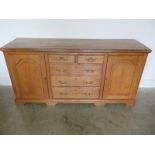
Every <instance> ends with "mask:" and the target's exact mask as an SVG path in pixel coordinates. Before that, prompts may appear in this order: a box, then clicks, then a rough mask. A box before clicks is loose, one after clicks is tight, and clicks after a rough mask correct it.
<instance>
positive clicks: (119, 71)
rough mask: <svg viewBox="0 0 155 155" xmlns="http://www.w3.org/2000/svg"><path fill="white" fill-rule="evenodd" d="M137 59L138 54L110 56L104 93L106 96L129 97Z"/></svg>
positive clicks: (109, 97)
mask: <svg viewBox="0 0 155 155" xmlns="http://www.w3.org/2000/svg"><path fill="white" fill-rule="evenodd" d="M137 61H138V57H137V56H130V57H129V56H109V58H108V65H107V72H106V82H105V89H104V94H103V95H104V97H105V98H107V99H117V98H121V99H128V98H129V96H130V93H131V87H132V83H133V81H134V75H135V72H136V66H137Z"/></svg>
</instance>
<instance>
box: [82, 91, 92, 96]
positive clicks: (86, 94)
mask: <svg viewBox="0 0 155 155" xmlns="http://www.w3.org/2000/svg"><path fill="white" fill-rule="evenodd" d="M84 95H85V96H91V95H93V93H90V92H85V93H84Z"/></svg>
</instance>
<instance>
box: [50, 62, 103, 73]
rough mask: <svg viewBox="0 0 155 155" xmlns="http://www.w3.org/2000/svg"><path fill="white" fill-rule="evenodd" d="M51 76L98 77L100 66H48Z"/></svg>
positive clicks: (100, 70)
mask: <svg viewBox="0 0 155 155" xmlns="http://www.w3.org/2000/svg"><path fill="white" fill-rule="evenodd" d="M50 71H51V75H68V76H69V75H92V76H93V75H95V76H100V75H101V72H102V65H100V64H50Z"/></svg>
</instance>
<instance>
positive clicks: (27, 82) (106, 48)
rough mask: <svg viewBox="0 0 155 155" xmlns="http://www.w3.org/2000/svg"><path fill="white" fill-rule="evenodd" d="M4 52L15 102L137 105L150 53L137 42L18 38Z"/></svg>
mask: <svg viewBox="0 0 155 155" xmlns="http://www.w3.org/2000/svg"><path fill="white" fill-rule="evenodd" d="M1 50H2V51H3V52H4V55H5V59H6V63H7V66H8V70H9V74H10V77H11V81H12V86H13V89H14V92H15V96H16V99H15V101H16V103H17V104H23V103H32V102H37V103H40V102H41V103H42V102H43V103H46V104H48V105H55V104H56V103H94V104H96V105H104V104H106V103H125V104H127V105H129V106H133V105H134V104H135V99H136V93H137V89H138V85H139V82H140V79H141V75H142V72H143V68H144V65H145V62H146V58H147V55H148V53H149V52H151V50H150V49H149V48H147V47H146V46H144V45H143V44H141V43H140V42H138V41H136V40H134V39H32V38H17V39H15V40H13V41H12V42H10V43H8V44H7V45H5V46H3V47H2V48H1Z"/></svg>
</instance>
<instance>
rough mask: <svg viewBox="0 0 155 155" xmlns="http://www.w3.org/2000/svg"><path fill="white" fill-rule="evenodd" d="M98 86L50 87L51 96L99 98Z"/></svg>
mask: <svg viewBox="0 0 155 155" xmlns="http://www.w3.org/2000/svg"><path fill="white" fill-rule="evenodd" d="M99 90H100V87H52V92H53V98H73V99H74V98H75V99H76V98H78V99H79V98H81V99H89V98H99Z"/></svg>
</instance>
